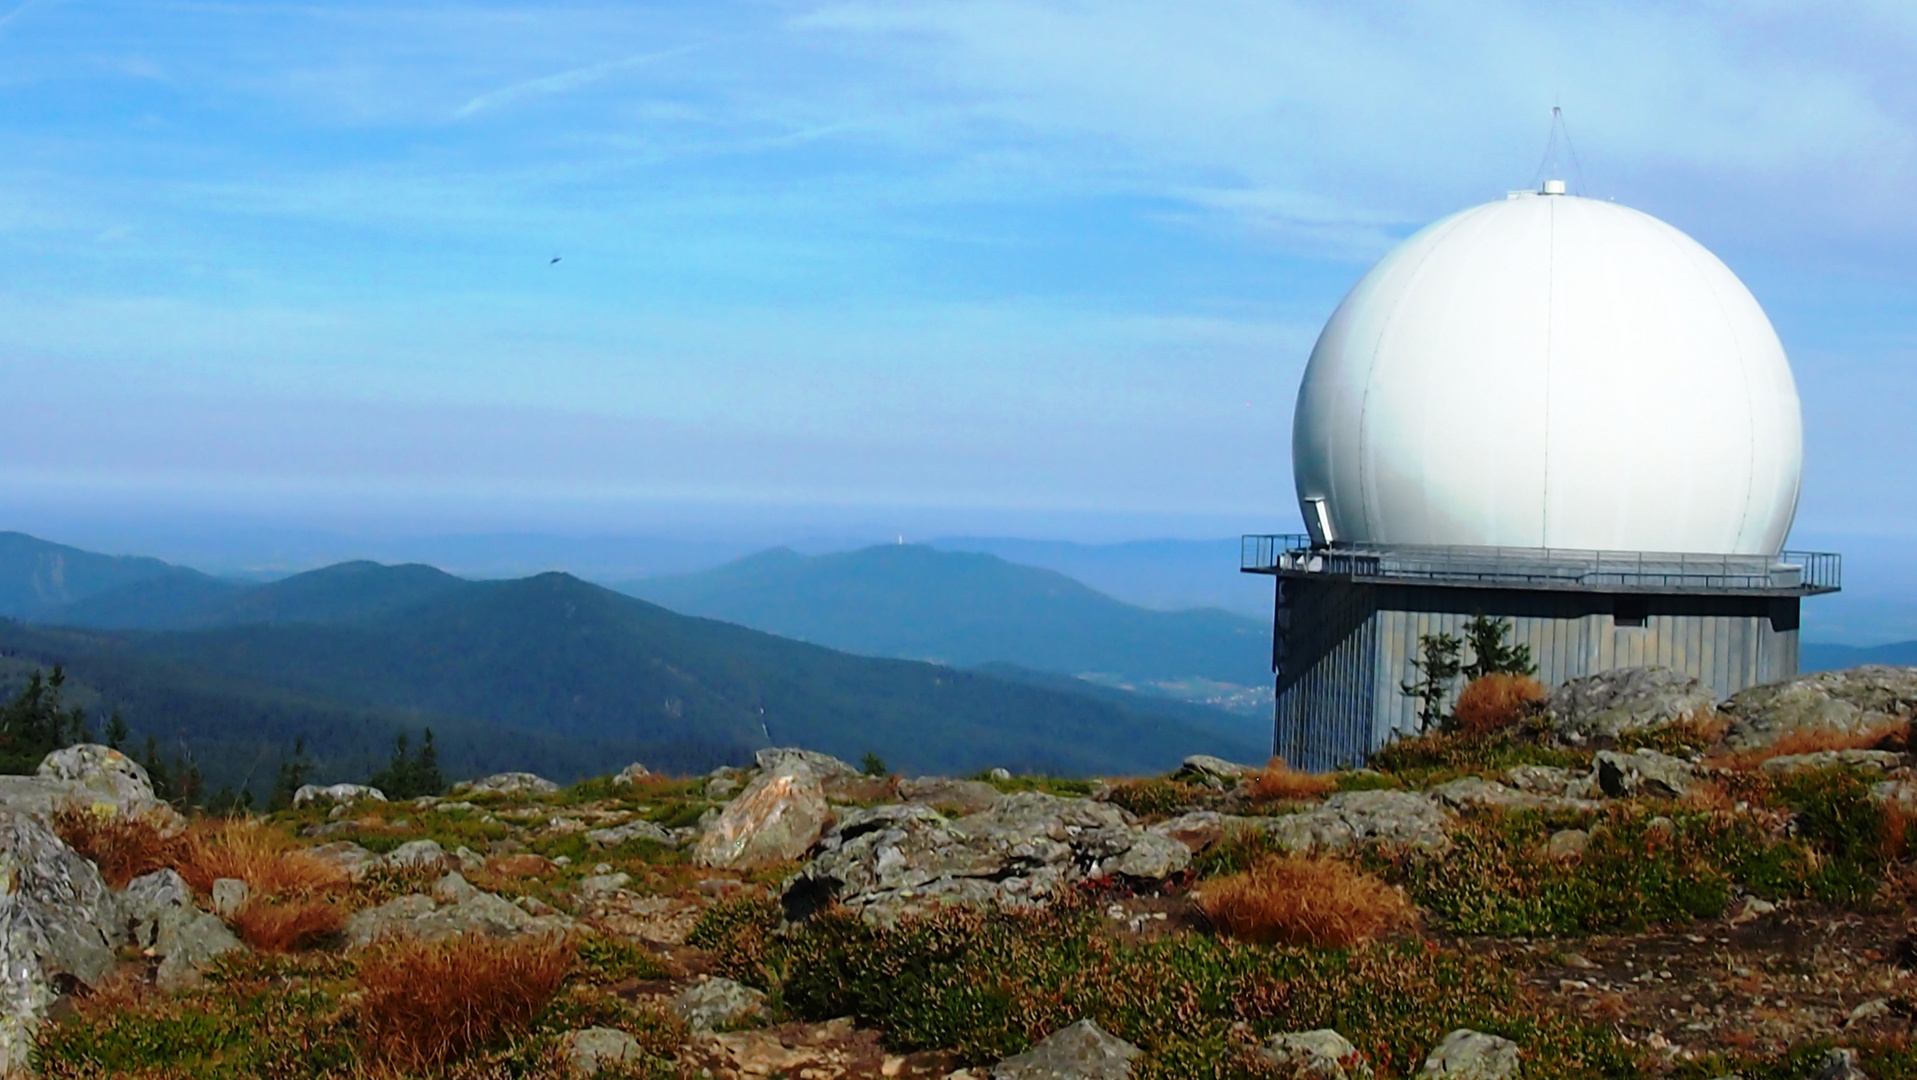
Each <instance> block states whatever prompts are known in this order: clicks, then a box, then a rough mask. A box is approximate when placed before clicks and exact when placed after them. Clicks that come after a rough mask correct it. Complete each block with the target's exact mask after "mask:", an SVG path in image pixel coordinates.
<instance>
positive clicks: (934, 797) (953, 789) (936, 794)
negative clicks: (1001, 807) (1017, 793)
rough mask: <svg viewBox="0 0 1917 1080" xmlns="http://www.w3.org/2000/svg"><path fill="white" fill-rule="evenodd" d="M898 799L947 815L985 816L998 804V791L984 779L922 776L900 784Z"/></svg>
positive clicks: (902, 781)
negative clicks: (986, 812) (985, 813)
mask: <svg viewBox="0 0 1917 1080" xmlns="http://www.w3.org/2000/svg"><path fill="white" fill-rule="evenodd" d="M899 799H900V800H901V801H903V802H909V803H918V804H920V805H922V806H929V807H931V808H932V809H934V810H938V811H940V812H942V813H946V814H957V815H959V816H961V817H962V816H964V815H966V814H982V813H984V812H985V811H987V810H990V809H991V808H992V807H994V806H996V805H997V804H998V800H999V791H998V789H997V788H995V787H993V786H992V785H990V784H988V783H986V782H985V781H983V780H952V779H949V778H947V777H943V776H921V777H919V778H918V779H916V780H901V781H899Z"/></svg>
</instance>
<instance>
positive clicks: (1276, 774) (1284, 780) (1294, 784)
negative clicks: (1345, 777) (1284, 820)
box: [1250, 757, 1338, 802]
mask: <svg viewBox="0 0 1917 1080" xmlns="http://www.w3.org/2000/svg"><path fill="white" fill-rule="evenodd" d="M1337 789H1338V778H1337V777H1335V776H1329V775H1320V774H1316V773H1303V772H1299V771H1297V770H1296V769H1293V768H1292V767H1291V766H1289V765H1287V764H1285V759H1284V758H1281V757H1275V758H1272V759H1271V760H1270V761H1269V762H1266V763H1265V767H1264V768H1262V769H1260V770H1258V773H1257V774H1256V775H1255V776H1253V777H1252V781H1251V791H1250V794H1251V797H1252V798H1253V799H1254V800H1257V801H1259V802H1285V801H1292V800H1297V799H1315V798H1317V797H1319V796H1320V795H1326V794H1329V793H1330V792H1333V791H1336V790H1337Z"/></svg>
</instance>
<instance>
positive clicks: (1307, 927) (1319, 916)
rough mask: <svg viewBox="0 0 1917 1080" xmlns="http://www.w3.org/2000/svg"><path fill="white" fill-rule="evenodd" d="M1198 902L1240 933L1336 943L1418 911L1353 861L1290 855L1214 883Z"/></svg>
mask: <svg viewBox="0 0 1917 1080" xmlns="http://www.w3.org/2000/svg"><path fill="white" fill-rule="evenodd" d="M1198 903H1199V907H1200V908H1202V909H1203V910H1204V912H1205V916H1206V917H1207V918H1209V919H1210V920H1211V922H1212V925H1213V926H1216V927H1217V928H1219V929H1220V930H1223V931H1224V932H1225V933H1227V934H1230V935H1231V936H1232V937H1235V938H1239V939H1240V940H1244V941H1257V942H1263V943H1265V944H1273V943H1283V944H1289V945H1319V946H1332V947H1336V946H1343V945H1356V944H1358V943H1359V942H1362V941H1370V940H1371V939H1373V938H1375V937H1377V936H1378V935H1380V934H1382V933H1385V932H1386V931H1389V930H1393V929H1396V928H1398V927H1401V926H1405V925H1408V924H1409V923H1410V922H1411V919H1412V916H1413V913H1414V910H1415V909H1414V908H1413V907H1412V905H1411V901H1409V900H1407V899H1405V895H1404V893H1402V892H1400V891H1398V890H1397V889H1394V888H1392V887H1391V886H1389V885H1387V884H1385V883H1384V882H1382V881H1380V880H1378V879H1377V878H1375V877H1372V876H1371V875H1370V874H1367V873H1365V872H1363V871H1362V870H1359V869H1357V868H1355V867H1353V866H1351V865H1349V864H1347V863H1343V862H1340V861H1338V860H1336V859H1326V858H1296V857H1291V856H1269V857H1267V858H1265V859H1264V860H1262V861H1260V862H1259V863H1258V864H1257V865H1255V866H1253V867H1252V868H1251V869H1250V870H1247V871H1245V872H1244V873H1242V874H1232V875H1231V876H1229V877H1222V878H1219V879H1217V880H1216V881H1211V882H1207V883H1206V884H1205V885H1204V887H1203V890H1202V892H1201V894H1200V899H1199V902H1198Z"/></svg>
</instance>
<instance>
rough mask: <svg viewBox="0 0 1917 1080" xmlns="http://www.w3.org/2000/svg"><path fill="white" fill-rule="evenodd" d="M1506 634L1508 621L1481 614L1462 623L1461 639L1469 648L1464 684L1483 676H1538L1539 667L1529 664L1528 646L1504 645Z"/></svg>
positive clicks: (1508, 625) (1529, 651) (1529, 648)
mask: <svg viewBox="0 0 1917 1080" xmlns="http://www.w3.org/2000/svg"><path fill="white" fill-rule="evenodd" d="M1509 633H1511V624H1510V623H1509V622H1508V621H1506V620H1504V619H1493V618H1490V617H1489V616H1486V615H1485V614H1484V613H1483V612H1479V613H1478V614H1476V615H1474V616H1472V617H1471V621H1470V622H1468V623H1465V624H1464V640H1465V644H1467V645H1469V646H1470V647H1471V657H1472V659H1471V662H1470V663H1469V664H1466V665H1464V669H1463V674H1464V677H1465V681H1466V682H1470V681H1472V680H1475V679H1482V678H1484V677H1485V676H1486V675H1535V674H1537V671H1538V666H1537V665H1536V664H1534V663H1532V662H1531V646H1529V645H1510V644H1506V643H1505V640H1504V639H1505V636H1506V635H1508V634H1509Z"/></svg>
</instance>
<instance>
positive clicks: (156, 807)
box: [0, 744, 184, 828]
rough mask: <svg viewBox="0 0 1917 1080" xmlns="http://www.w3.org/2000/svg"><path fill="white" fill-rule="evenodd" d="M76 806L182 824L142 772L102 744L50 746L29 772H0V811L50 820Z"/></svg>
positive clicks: (165, 824) (129, 760) (117, 752)
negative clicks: (30, 772) (157, 796)
mask: <svg viewBox="0 0 1917 1080" xmlns="http://www.w3.org/2000/svg"><path fill="white" fill-rule="evenodd" d="M68 806H81V807H84V808H86V809H89V810H92V811H94V812H95V813H105V814H127V815H140V816H150V817H154V818H157V819H160V823H161V824H162V825H163V826H164V827H167V828H174V827H180V826H183V825H184V822H182V821H181V819H180V816H179V814H177V813H176V812H174V810H173V808H172V807H170V806H168V805H167V804H165V803H163V802H161V801H160V800H159V799H158V798H156V797H155V796H154V794H153V785H152V784H151V783H150V782H149V781H148V779H147V775H146V770H145V769H142V768H141V767H140V765H139V764H138V763H137V762H135V761H133V760H132V759H131V758H128V757H127V756H126V755H124V754H121V753H120V752H119V751H118V750H110V749H108V748H106V747H104V746H94V745H91V744H83V745H79V746H69V747H67V748H66V749H64V750H55V751H54V752H53V753H51V754H48V755H47V756H46V757H45V758H44V759H42V761H41V762H40V767H39V770H38V771H37V772H36V773H35V775H33V776H11V775H9V776H0V810H11V811H15V812H17V813H22V814H31V815H33V816H34V817H37V818H39V819H40V820H42V821H50V820H52V818H53V815H54V813H55V812H56V811H58V810H61V809H63V808H65V807H68Z"/></svg>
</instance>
